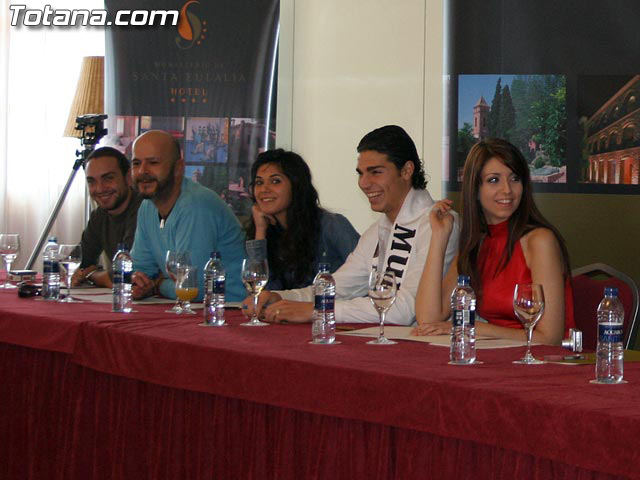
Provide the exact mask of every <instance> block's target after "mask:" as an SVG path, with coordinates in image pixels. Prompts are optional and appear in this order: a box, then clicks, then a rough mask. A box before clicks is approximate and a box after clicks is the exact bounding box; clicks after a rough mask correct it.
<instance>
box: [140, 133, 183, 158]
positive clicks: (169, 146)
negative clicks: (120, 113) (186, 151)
mask: <svg viewBox="0 0 640 480" xmlns="http://www.w3.org/2000/svg"><path fill="white" fill-rule="evenodd" d="M136 145H139V146H140V147H139V148H144V147H147V146H149V145H151V146H153V147H154V149H156V150H159V151H163V152H166V153H169V154H170V156H171V159H172V160H173V161H174V163H175V162H176V161H178V160H179V159H180V157H181V156H182V155H181V151H180V143H179V142H178V140H177V139H175V138H174V137H173V136H172V135H171V134H170V133H168V132H165V131H164V130H149V131H147V132H144V133H143V134H142V135H140V136H139V137H138V138H136V139H135V140H134V142H133V156H134V157H135V155H136V153H135V152H136Z"/></svg>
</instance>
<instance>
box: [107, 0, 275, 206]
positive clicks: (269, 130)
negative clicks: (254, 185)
mask: <svg viewBox="0 0 640 480" xmlns="http://www.w3.org/2000/svg"><path fill="white" fill-rule="evenodd" d="M106 8H107V10H108V12H109V15H113V16H114V18H115V12H122V11H123V10H128V11H135V12H136V15H138V16H140V15H142V13H145V12H148V14H147V15H148V16H151V15H157V16H160V15H163V16H164V18H165V19H167V20H168V21H165V22H164V23H165V25H159V24H156V25H144V26H142V25H135V21H133V22H132V21H131V20H132V19H129V22H130V23H131V24H133V25H128V26H117V27H116V26H112V27H111V28H109V29H107V53H106V67H105V76H106V81H105V83H106V86H107V94H106V97H107V104H108V106H107V113H108V114H109V121H108V127H109V136H108V137H107V142H106V143H107V144H109V145H114V146H116V147H118V148H120V149H121V150H123V151H124V152H125V153H126V154H127V155H128V156H130V153H131V151H130V150H131V142H132V141H133V139H134V138H135V137H136V136H137V135H139V134H140V133H143V132H144V131H146V130H150V129H162V130H167V131H169V132H171V133H172V134H173V135H174V136H175V137H176V138H177V139H178V140H179V141H180V143H181V145H182V147H183V152H184V157H185V161H186V172H185V175H186V176H187V177H189V178H191V179H193V180H195V181H197V182H199V183H202V184H203V185H205V186H207V187H209V188H211V189H213V190H215V191H217V192H218V193H219V194H220V195H221V196H222V197H223V199H224V200H225V201H226V202H227V203H229V204H230V205H231V207H232V208H233V210H234V211H235V213H236V214H238V215H240V216H244V215H248V214H249V213H250V209H251V199H250V193H249V180H250V178H249V172H250V167H251V164H252V163H253V161H254V160H255V157H256V155H257V154H258V153H259V152H260V151H263V150H266V149H267V148H272V147H273V145H274V142H275V119H276V108H275V102H276V90H277V88H276V86H277V83H276V82H277V42H278V22H279V1H278V0H260V1H255V0H207V1H204V0H202V1H197V0H153V1H150V0H133V1H132V0H106ZM141 12H142V13H141ZM173 12H176V15H175V17H176V19H177V20H176V21H175V22H173V23H175V24H171V20H173V16H172V15H173ZM133 20H135V19H133ZM142 20H145V21H146V22H145V23H149V19H148V18H145V19H142V18H141V19H140V22H141V23H142ZM114 25H115V23H114Z"/></svg>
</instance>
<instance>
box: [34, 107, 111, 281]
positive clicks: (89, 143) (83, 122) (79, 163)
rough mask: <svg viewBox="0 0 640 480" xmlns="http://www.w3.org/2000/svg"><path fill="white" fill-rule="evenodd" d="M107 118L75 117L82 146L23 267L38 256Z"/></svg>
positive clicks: (102, 130) (97, 140)
mask: <svg viewBox="0 0 640 480" xmlns="http://www.w3.org/2000/svg"><path fill="white" fill-rule="evenodd" d="M106 118H107V116H106V115H104V114H100V115H81V116H79V117H76V130H81V131H82V137H81V138H80V144H81V145H82V147H84V148H83V149H82V150H76V161H75V162H74V164H73V168H72V169H71V173H70V174H69V178H68V179H67V183H66V184H65V186H64V188H63V189H62V192H60V196H59V197H58V201H57V202H56V204H55V206H54V207H53V210H52V211H51V214H50V215H49V219H48V220H47V223H46V225H45V226H44V229H43V230H42V233H41V234H40V238H39V239H38V242H37V243H36V246H35V248H34V249H33V251H32V252H31V256H30V257H29V261H28V262H27V264H26V266H25V268H26V269H27V270H30V269H32V268H33V264H34V263H35V261H36V258H37V257H38V253H39V252H40V249H41V248H42V246H43V245H44V242H45V240H46V239H47V236H48V235H49V231H50V230H51V226H52V225H53V222H55V221H56V218H58V213H60V209H61V208H62V204H63V203H64V199H65V198H66V197H67V193H69V189H70V188H71V184H72V183H73V179H74V178H75V176H76V173H78V169H79V168H80V167H83V168H84V165H85V163H87V158H88V157H89V155H91V153H92V152H93V150H94V148H95V146H96V144H97V143H99V142H100V139H101V138H102V137H103V136H105V135H106V134H107V129H106V128H104V120H105V119H106Z"/></svg>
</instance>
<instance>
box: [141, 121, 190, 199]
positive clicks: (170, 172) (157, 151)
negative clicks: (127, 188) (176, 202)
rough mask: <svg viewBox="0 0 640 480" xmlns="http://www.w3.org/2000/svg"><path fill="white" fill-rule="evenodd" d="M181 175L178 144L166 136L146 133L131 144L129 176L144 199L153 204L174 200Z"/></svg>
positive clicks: (153, 131)
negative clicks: (131, 154)
mask: <svg viewBox="0 0 640 480" xmlns="http://www.w3.org/2000/svg"><path fill="white" fill-rule="evenodd" d="M183 176H184V161H183V159H182V156H181V154H180V144H179V143H178V141H177V140H176V139H175V138H173V137H172V136H171V135H170V134H169V133H167V132H164V131H162V130H149V131H148V132H145V133H143V134H142V135H140V136H139V137H138V138H136V140H135V141H134V142H133V158H132V160H131V177H132V179H133V185H134V187H135V188H136V189H137V190H138V192H140V195H142V196H143V197H144V198H149V199H151V200H153V201H154V203H156V202H164V201H165V200H167V199H169V198H172V197H177V194H178V193H179V192H180V185H181V183H182V177H183Z"/></svg>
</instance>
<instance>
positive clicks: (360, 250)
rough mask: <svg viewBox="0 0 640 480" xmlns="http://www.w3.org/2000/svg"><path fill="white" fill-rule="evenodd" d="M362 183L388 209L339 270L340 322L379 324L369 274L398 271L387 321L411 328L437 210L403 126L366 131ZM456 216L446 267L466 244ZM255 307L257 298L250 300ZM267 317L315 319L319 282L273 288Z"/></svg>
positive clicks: (263, 299)
mask: <svg viewBox="0 0 640 480" xmlns="http://www.w3.org/2000/svg"><path fill="white" fill-rule="evenodd" d="M357 150H358V166H357V168H356V171H357V172H358V186H359V187H360V189H361V190H362V191H363V192H364V194H365V195H366V196H367V198H368V200H369V203H370V205H371V209H372V210H373V211H375V212H380V213H383V214H384V215H382V216H381V218H380V220H378V221H377V222H376V223H374V224H373V225H371V226H370V227H369V228H368V229H367V230H366V231H365V232H364V234H363V235H362V236H361V237H360V241H359V242H358V245H357V246H356V248H355V250H354V251H353V252H352V253H351V254H350V255H349V257H348V258H347V260H346V262H345V263H344V264H343V265H342V266H341V267H340V268H339V269H338V270H337V271H336V272H335V273H334V279H335V282H336V302H335V314H336V321H337V322H342V323H377V322H378V321H379V317H378V313H377V312H376V310H375V309H374V307H373V305H372V304H371V302H370V300H369V299H368V298H367V293H368V280H369V273H370V272H371V268H372V267H377V268H378V270H382V269H391V270H393V271H394V273H395V275H396V280H397V282H398V293H397V297H396V301H395V303H394V304H393V306H392V307H391V309H390V310H389V311H388V312H387V321H388V322H389V323H394V324H398V325H411V324H412V323H413V322H414V321H415V297H416V292H417V290H418V283H419V281H420V275H421V274H422V269H423V267H424V263H425V260H426V258H427V252H428V250H429V242H430V240H431V226H430V223H429V212H430V210H431V207H432V206H433V205H434V201H433V199H432V198H431V195H430V194H429V192H428V191H427V190H426V180H425V177H424V171H423V169H422V164H421V162H420V158H419V157H418V152H417V150H416V147H415V144H414V143H413V140H411V137H409V135H408V134H407V133H406V132H405V131H404V130H403V129H402V128H401V127H398V126H395V125H388V126H385V127H381V128H378V129H376V130H373V131H372V132H369V133H368V134H366V135H365V136H364V137H363V138H362V140H361V141H360V143H359V144H358V148H357ZM458 235H459V226H458V222H457V221H456V223H455V225H454V230H453V232H452V234H451V237H450V240H449V244H448V246H447V251H446V256H445V268H444V271H445V272H446V271H447V270H448V268H449V264H450V263H451V261H452V260H453V258H454V256H455V253H456V251H457V246H458ZM244 303H245V304H246V305H247V310H250V309H251V308H252V306H251V302H250V301H249V299H246V300H245V302H244ZM265 304H267V306H266V308H264V311H263V312H262V313H263V316H264V318H265V319H266V320H267V321H271V322H280V321H289V322H309V321H311V317H312V314H313V287H306V288H300V289H296V290H285V291H273V292H268V291H265V292H263V293H262V294H261V296H260V303H259V306H258V308H262V306H264V305H265Z"/></svg>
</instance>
